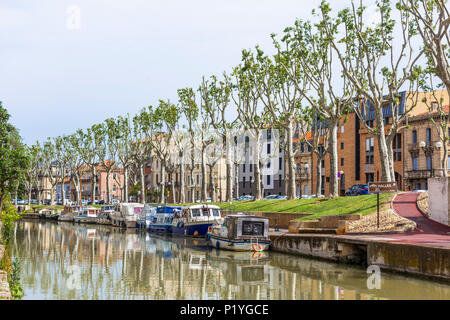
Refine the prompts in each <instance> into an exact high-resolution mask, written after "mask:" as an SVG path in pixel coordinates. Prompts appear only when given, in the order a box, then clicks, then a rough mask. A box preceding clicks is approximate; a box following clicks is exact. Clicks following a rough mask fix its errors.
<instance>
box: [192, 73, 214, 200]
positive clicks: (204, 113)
mask: <svg viewBox="0 0 450 320" xmlns="http://www.w3.org/2000/svg"><path fill="white" fill-rule="evenodd" d="M211 82H212V81H211V80H205V77H202V83H201V84H200V86H199V88H198V91H199V93H200V110H199V116H200V117H199V118H198V119H197V120H200V121H196V123H195V132H196V140H197V143H196V148H195V149H194V151H198V153H197V154H198V156H199V158H200V167H201V188H200V200H201V201H202V202H205V201H206V198H207V192H208V183H207V181H206V177H207V159H206V149H207V148H208V146H209V145H210V144H212V143H213V142H214V139H215V133H214V132H212V131H211V125H212V123H211V118H210V117H209V115H208V110H212V108H213V107H212V105H213V103H214V101H213V96H212V95H211V92H210V91H209V90H208V89H209V88H210V83H211Z"/></svg>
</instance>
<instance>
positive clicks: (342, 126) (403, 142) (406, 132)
mask: <svg viewBox="0 0 450 320" xmlns="http://www.w3.org/2000/svg"><path fill="white" fill-rule="evenodd" d="M425 98H426V100H427V102H428V105H430V103H432V102H433V101H435V100H436V99H437V100H439V101H442V103H443V104H448V101H449V99H448V95H447V92H446V91H445V90H438V91H435V92H434V93H431V92H429V93H424V92H406V91H405V92H402V93H401V94H400V97H399V103H400V107H399V112H400V113H403V112H405V110H408V109H410V108H411V106H412V105H414V108H413V109H412V110H411V112H410V113H409V116H408V120H407V121H408V123H409V124H410V126H411V127H412V126H413V124H415V125H416V126H417V127H418V128H419V127H421V126H422V127H423V126H425V127H427V128H428V127H431V123H430V124H429V125H428V126H427V125H425V123H427V121H428V122H429V120H427V117H429V111H428V106H427V104H426V103H425V102H424V101H423V100H424V99H425ZM383 116H384V124H385V133H387V132H388V130H389V128H390V126H391V125H392V109H391V108H390V106H385V107H384V108H383ZM416 117H417V118H416ZM422 120H423V121H422ZM365 121H366V123H367V124H368V125H369V126H370V127H374V126H375V114H374V110H373V108H371V107H370V106H369V108H368V112H367V114H366V115H365ZM421 121H422V122H421ZM420 124H421V125H420ZM411 127H409V128H408V127H406V128H404V129H402V130H400V131H399V132H398V133H397V134H396V136H395V137H394V140H393V142H392V147H393V151H394V172H395V180H396V181H397V185H398V188H399V189H400V190H408V189H409V188H411V189H417V186H421V187H423V188H424V187H425V184H424V181H425V180H424V179H426V177H425V176H420V175H421V174H422V175H424V173H418V172H416V173H407V172H409V171H411V170H412V169H411V168H412V167H413V161H416V162H417V165H418V166H417V168H419V164H420V168H422V169H424V170H425V169H426V167H425V165H424V163H425V162H426V161H430V160H423V159H420V158H419V157H417V160H412V158H411V152H410V151H409V150H410V149H412V148H409V149H408V143H412V136H410V135H412V131H413V130H414V129H411ZM425 127H423V130H422V129H416V131H417V132H419V131H420V132H422V133H421V134H423V135H425V136H421V137H417V139H418V140H417V141H419V143H420V141H422V140H420V139H425V140H424V141H425V142H426V141H427V138H426V134H427V130H426V128H425ZM433 131H435V129H434V128H433V129H431V130H429V132H430V133H429V135H430V138H429V139H430V143H432V142H435V139H436V137H435V136H434V135H437V133H436V132H435V133H433ZM433 139H434V140H433ZM410 141H411V142H410ZM410 147H411V146H410ZM337 148H338V172H339V174H340V178H339V193H340V195H344V193H345V191H346V190H347V189H348V188H349V187H351V186H352V185H354V184H365V183H368V182H372V181H379V180H380V179H381V164H380V158H379V157H380V155H379V151H378V141H377V139H376V137H374V136H373V135H371V134H370V133H369V132H368V130H367V129H366V128H365V126H364V125H363V124H362V123H361V122H360V120H359V118H358V117H357V115H356V114H355V113H354V112H352V113H349V114H346V115H345V116H344V117H343V118H342V119H341V120H340V121H339V129H338V134H337ZM416 149H417V148H416ZM433 159H434V160H433V161H432V164H433V165H434V167H433V168H437V167H436V165H437V163H436V161H438V160H436V159H437V157H436V159H435V158H433ZM329 161H330V160H329V154H327V155H326V156H325V159H324V160H323V161H322V163H321V165H322V176H321V180H322V194H324V195H328V193H329V181H330V170H329V167H330V162H329ZM419 161H420V162H419ZM429 167H430V166H429ZM316 170H317V156H316V155H315V154H314V153H313V154H312V170H311V172H312V177H313V181H312V190H314V192H315V188H316V187H315V186H316V184H317V177H316V174H315V172H316ZM416 171H419V170H416ZM425 175H429V174H428V173H427V174H425ZM413 176H414V177H415V178H414V179H415V180H417V181H415V182H414V181H413V180H414V179H412V177H413ZM418 180H420V181H418ZM414 183H415V184H416V185H415V186H413V184H414ZM418 183H420V185H419V184H418Z"/></svg>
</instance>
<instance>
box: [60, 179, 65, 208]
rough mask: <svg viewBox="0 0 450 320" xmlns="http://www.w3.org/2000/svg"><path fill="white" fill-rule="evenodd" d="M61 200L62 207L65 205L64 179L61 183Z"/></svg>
mask: <svg viewBox="0 0 450 320" xmlns="http://www.w3.org/2000/svg"><path fill="white" fill-rule="evenodd" d="M61 198H62V205H65V204H66V192H65V191H64V177H63V179H62V183H61Z"/></svg>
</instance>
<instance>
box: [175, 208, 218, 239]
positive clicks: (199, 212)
mask: <svg viewBox="0 0 450 320" xmlns="http://www.w3.org/2000/svg"><path fill="white" fill-rule="evenodd" d="M222 221H223V218H222V217H221V215H220V208H219V207H218V206H215V205H209V204H201V205H193V206H190V207H186V208H183V209H182V211H181V212H180V213H176V214H175V216H174V218H173V222H172V233H173V234H175V235H183V236H194V237H205V236H206V234H207V233H208V228H209V227H211V226H212V225H213V224H216V223H221V222H222Z"/></svg>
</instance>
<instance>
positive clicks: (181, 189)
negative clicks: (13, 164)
mask: <svg viewBox="0 0 450 320" xmlns="http://www.w3.org/2000/svg"><path fill="white" fill-rule="evenodd" d="M184 169H185V167H184V163H183V161H181V164H180V197H179V198H178V199H179V202H180V203H185V202H186V196H185V194H184V192H185V191H184V182H185V179H184V178H185V177H184V176H185V174H184Z"/></svg>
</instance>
